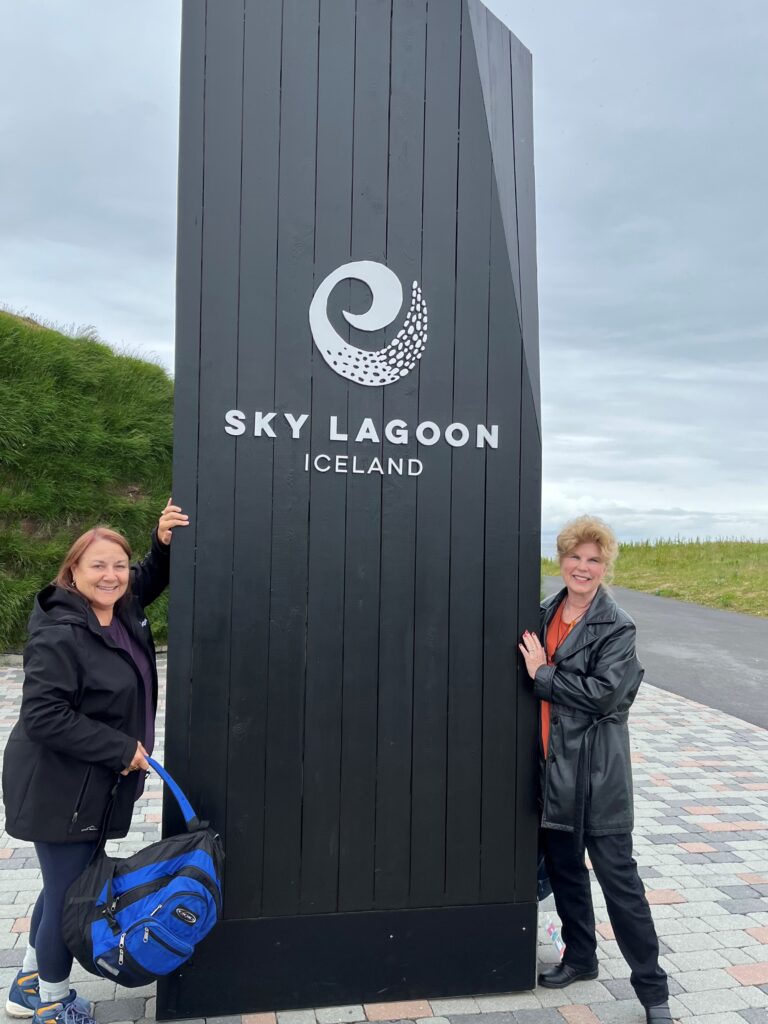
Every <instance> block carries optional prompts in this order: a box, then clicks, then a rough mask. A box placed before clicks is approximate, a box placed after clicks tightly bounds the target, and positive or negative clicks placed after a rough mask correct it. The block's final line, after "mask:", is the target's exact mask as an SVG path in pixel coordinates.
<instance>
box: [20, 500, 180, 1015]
mask: <svg viewBox="0 0 768 1024" xmlns="http://www.w3.org/2000/svg"><path fill="white" fill-rule="evenodd" d="M187 524H188V517H187V516H186V515H185V514H184V513H183V512H182V510H181V509H180V508H179V507H178V506H177V505H172V504H171V502H170V500H169V501H168V504H167V505H166V507H165V508H164V509H163V511H162V513H161V515H160V519H159V522H158V525H157V529H156V530H155V531H154V533H153V535H152V547H151V550H150V552H149V554H148V555H147V557H146V558H145V559H144V560H143V561H141V562H139V563H137V564H136V565H133V566H132V565H131V549H130V546H129V544H128V541H127V540H126V539H125V537H123V536H122V535H121V534H119V533H116V532H115V531H114V530H110V529H108V528H107V527H103V526H97V527H95V528H94V529H92V530H88V531H87V532H86V533H84V534H83V535H82V536H81V537H79V538H78V539H77V540H76V541H75V543H74V544H73V545H72V547H71V548H70V549H69V551H68V553H67V556H66V558H65V559H64V562H63V563H62V565H61V568H60V569H59V572H58V574H57V576H56V579H55V580H54V581H53V582H52V583H51V584H50V585H49V586H47V587H44V588H43V590H41V591H40V593H39V594H38V595H37V597H36V599H35V604H34V608H33V611H32V615H31V616H30V620H29V627H28V628H29V640H28V641H27V645H26V647H25V649H24V685H23V688H22V699H21V712H20V715H19V721H18V722H17V723H16V725H15V726H14V728H13V730H12V732H11V734H10V736H9V738H8V744H7V746H6V750H5V758H4V763H3V801H4V803H5V814H6V824H5V828H6V831H7V832H8V833H9V835H12V836H14V838H16V839H24V840H27V841H30V842H33V843H34V844H35V852H36V854H37V858H38V860H39V862H40V869H41V872H42V876H43V889H42V892H41V893H40V896H39V897H38V900H37V903H36V904H35V908H34V911H33V913H32V921H31V927H30V936H29V945H28V947H27V951H26V953H25V956H24V963H23V965H22V968H21V970H20V971H19V972H18V974H17V976H16V978H15V980H14V981H13V983H12V985H11V989H10V992H9V993H8V999H7V1002H6V1007H5V1008H6V1012H7V1013H8V1014H9V1015H10V1016H12V1017H18V1018H22V1017H34V1019H35V1024H53V1022H57V1024H92V1018H91V1007H90V1004H88V1003H87V1002H85V1001H84V1000H82V999H78V998H77V994H76V992H75V991H74V990H73V989H70V986H69V974H70V969H71V967H72V956H71V954H70V953H69V951H68V949H67V947H66V945H65V944H64V940H63V937H62V932H61V917H62V912H63V909H64V898H65V895H66V892H67V889H68V888H69V886H70V885H71V883H72V882H73V881H74V880H75V879H76V878H77V877H78V876H79V875H80V874H81V873H82V871H83V869H84V868H85V866H86V865H87V864H88V861H89V860H90V858H91V855H92V854H93V852H94V849H95V846H96V842H97V840H98V837H99V833H100V830H101V825H102V821H103V820H104V817H105V812H106V810H107V807H108V805H109V803H110V800H111V798H112V794H113V792H114V794H115V799H114V805H113V810H112V814H111V818H110V822H109V831H108V833H107V838H110V839H117V838H122V837H123V836H124V835H125V834H126V833H127V832H128V829H129V827H130V823H131V816H132V813H133V805H134V802H135V801H136V799H137V797H138V796H139V795H140V794H141V792H142V790H143V788H144V776H145V772H146V771H147V769H148V767H149V765H148V764H147V756H148V755H149V754H151V752H152V746H153V743H154V729H155V712H156V710H157V667H156V664H155V648H154V644H153V642H152V635H151V632H150V629H149V624H148V622H147V618H146V615H145V612H144V609H145V608H146V607H147V605H149V604H151V603H152V601H154V600H155V598H157V597H159V595H160V594H161V593H162V592H163V590H165V588H166V586H167V585H168V568H169V562H170V556H169V552H170V548H169V545H170V543H171V537H172V535H173V531H174V529H175V528H176V527H178V526H186V525H187ZM118 782H119V785H117V783H118Z"/></svg>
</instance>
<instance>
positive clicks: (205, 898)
mask: <svg viewBox="0 0 768 1024" xmlns="http://www.w3.org/2000/svg"><path fill="white" fill-rule="evenodd" d="M148 760H149V763H150V765H151V766H152V767H153V768H154V770H155V771H156V772H157V774H158V775H159V776H160V777H161V778H162V779H163V781H164V782H165V784H166V785H167V786H168V787H169V789H170V790H171V792H172V793H173V795H174V796H175V798H176V801H177V803H178V805H179V808H180V809H181V812H182V814H183V816H184V821H185V824H186V827H187V831H186V833H183V834H182V835H178V836H171V837H169V838H168V839H162V840H160V841H159V842H157V843H153V844H152V845H151V846H147V847H146V848H145V849H143V850H139V852H138V853H135V854H133V856H131V857H124V858H116V857H108V856H107V855H106V853H105V852H104V841H105V840H104V837H105V836H106V832H107V828H108V822H109V813H110V810H111V808H109V809H108V810H107V814H106V815H105V820H104V824H103V826H102V834H101V839H100V841H99V843H98V845H97V847H96V851H95V853H94V856H93V858H92V859H91V862H90V863H89V865H88V867H87V868H86V869H85V871H84V872H83V873H82V875H80V877H79V878H78V879H77V880H76V881H75V882H73V883H72V885H71V886H70V888H69V889H68V891H67V897H66V901H65V904H64V916H63V921H62V927H63V934H64V941H65V942H66V944H67V946H68V948H69V951H70V952H71V953H72V955H73V956H74V957H75V959H76V960H77V961H78V962H79V963H80V964H82V966H83V967H84V968H85V969H86V971H90V973H91V974H96V975H98V976H99V977H101V978H107V979H108V980H110V981H115V982H117V984H118V985H125V986H127V987H128V988H133V987H136V986H138V985H147V984H149V983H150V982H151V981H154V979H155V978H157V977H159V976H160V975H163V974H170V972H171V971H175V970H176V968H177V967H180V966H181V965H182V964H183V963H184V962H185V961H186V960H188V959H189V958H190V957H191V956H192V953H193V952H194V948H195V946H196V945H197V943H198V942H200V940H201V939H203V938H204V937H205V936H206V935H207V934H208V932H209V931H210V930H211V929H212V928H213V926H214V925H215V924H216V921H217V920H218V918H219V915H220V914H221V870H222V865H223V863H224V850H223V848H222V844H221V840H220V838H219V836H218V835H217V834H216V833H215V832H214V831H213V829H211V828H209V827H208V824H207V822H201V821H199V819H198V818H197V815H196V814H195V812H194V810H193V809H192V805H191V804H190V802H189V801H188V800H187V798H186V797H185V796H184V794H183V793H182V791H181V790H180V789H179V787H178V786H177V784H176V783H175V782H174V781H173V779H172V778H171V777H170V775H169V774H168V773H167V772H166V771H165V769H164V768H163V767H162V765H160V764H158V762H157V761H153V760H152V759H151V758H149V759H148Z"/></svg>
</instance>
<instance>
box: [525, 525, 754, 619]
mask: <svg viewBox="0 0 768 1024" xmlns="http://www.w3.org/2000/svg"><path fill="white" fill-rule="evenodd" d="M542 572H543V573H544V575H545V576H555V575H557V574H558V572H559V569H558V565H557V562H553V561H551V560H549V559H544V560H543V561H542ZM766 580H768V543H766V542H765V541H749V540H708V541H702V540H683V541H681V540H677V541H673V540H660V541H655V542H651V541H641V542H638V543H635V544H622V545H621V548H620V551H619V557H618V560H617V562H616V572H615V574H614V579H613V582H614V583H615V584H616V586H617V587H628V588H630V589H631V590H642V591H643V592H644V593H646V594H657V595H659V596H660V597H674V598H677V599H678V600H679V601H691V602H692V603H694V604H702V605H706V606H707V607H708V608H726V609H728V610H729V611H734V612H744V613H746V614H747V615H762V616H768V587H766Z"/></svg>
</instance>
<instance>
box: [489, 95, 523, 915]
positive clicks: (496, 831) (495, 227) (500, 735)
mask: <svg viewBox="0 0 768 1024" xmlns="http://www.w3.org/2000/svg"><path fill="white" fill-rule="evenodd" d="M507 77H508V76H507ZM510 128H511V126H510ZM498 141H499V140H498V139H497V140H496V142H497V143H498ZM509 142H510V143H511V131H510V139H509ZM492 209H493V211H494V214H493V216H492V219H491V292H490V322H489V329H490V348H489V364H488V421H489V423H493V424H498V426H499V437H500V445H499V448H498V450H496V451H489V452H488V457H487V460H486V482H485V507H486V516H485V620H484V624H483V631H484V658H483V801H482V850H483V857H482V875H481V896H482V899H483V900H485V901H487V902H493V903H501V902H504V901H506V900H509V899H512V898H513V897H514V892H515V873H514V870H513V868H512V860H513V853H512V851H513V850H514V846H515V842H516V841H517V836H516V829H515V826H516V821H515V812H516V799H515V797H516V794H515V773H516V768H517V765H516V742H515V737H516V729H517V722H516V711H517V700H518V695H517V690H518V687H520V686H524V682H523V680H522V679H521V678H519V675H518V660H519V659H518V652H517V643H516V639H517V637H516V630H517V624H518V608H517V576H518V573H517V555H518V539H517V534H518V528H519V521H518V520H519V505H520V484H519V474H520V394H519V380H520V362H521V358H522V339H521V337H520V327H519V321H518V318H517V310H516V308H515V297H514V289H513V287H512V270H511V267H510V259H509V256H508V249H507V237H506V235H505V232H504V227H503V224H502V222H501V210H500V197H499V189H498V188H497V185H496V182H494V188H493V199H492Z"/></svg>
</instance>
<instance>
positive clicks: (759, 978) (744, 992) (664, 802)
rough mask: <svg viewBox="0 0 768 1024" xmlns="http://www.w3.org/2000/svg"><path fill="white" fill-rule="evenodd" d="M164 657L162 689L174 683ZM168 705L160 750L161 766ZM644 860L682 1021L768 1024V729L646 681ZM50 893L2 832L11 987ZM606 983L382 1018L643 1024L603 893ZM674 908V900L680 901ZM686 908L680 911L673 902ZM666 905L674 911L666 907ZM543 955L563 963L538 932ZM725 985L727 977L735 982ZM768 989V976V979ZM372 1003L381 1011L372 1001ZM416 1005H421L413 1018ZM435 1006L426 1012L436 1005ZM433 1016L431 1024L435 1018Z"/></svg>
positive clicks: (8, 702) (154, 813)
mask: <svg viewBox="0 0 768 1024" xmlns="http://www.w3.org/2000/svg"><path fill="white" fill-rule="evenodd" d="M164 667H165V666H164V664H163V662H162V661H161V664H160V670H161V671H160V675H161V689H162V688H163V686H164V675H165V672H164ZM21 680H22V674H21V671H20V669H19V668H18V667H17V666H16V665H10V666H5V667H0V745H2V744H3V743H4V740H5V738H6V737H7V735H8V732H9V731H10V727H11V726H12V724H13V723H14V721H15V719H16V715H17V713H18V707H19V703H20V699H21ZM162 708H163V702H161V717H160V720H159V721H158V746H157V748H156V752H157V754H158V757H160V759H162V756H163V749H162ZM630 725H631V730H630V735H631V738H632V746H633V763H634V781H635V797H636V812H637V816H636V829H635V833H634V846H635V857H636V859H637V862H638V867H639V870H640V875H641V877H642V878H643V879H644V880H645V885H646V887H647V889H648V890H649V896H650V901H651V904H652V908H651V909H652V913H653V917H654V920H655V922H656V925H657V930H658V933H659V936H660V938H661V948H662V952H663V960H662V962H663V964H664V965H665V966H666V968H667V969H668V970H669V972H670V990H671V992H672V993H673V995H672V998H671V999H670V1006H671V1008H672V1011H673V1013H674V1014H675V1016H676V1018H677V1019H679V1020H680V1021H681V1022H682V1024H768V973H766V972H767V971H768V953H766V948H767V947H768V898H767V897H768V785H767V784H766V783H765V779H766V778H768V732H766V731H765V730H762V729H758V728H757V727H754V726H751V725H748V724H746V723H744V722H741V721H738V720H736V719H733V718H730V717H729V716H728V715H724V714H722V713H721V712H718V711H712V710H709V709H706V708H703V707H701V706H700V705H698V704H695V703H693V702H691V701H687V700H685V699H683V698H681V697H677V696H675V695H674V694H668V693H665V692H663V691H661V690H657V689H655V688H654V687H653V686H652V685H649V684H646V685H644V686H643V688H642V689H641V692H640V695H639V697H638V700H637V702H636V704H635V707H634V708H633V710H632V715H631V722H630ZM145 797H146V799H144V800H142V801H141V802H140V803H139V805H138V806H137V809H136V815H135V817H134V823H133V826H132V829H131V832H130V833H129V835H128V836H127V837H126V839H124V840H121V841H120V842H118V843H110V844H109V851H110V852H111V853H114V854H115V855H117V856H125V855H126V854H127V853H129V852H132V851H135V850H137V849H139V848H141V846H143V845H144V844H146V843H148V842H152V841H153V840H155V839H156V838H157V837H158V836H159V823H158V821H157V820H156V819H157V818H158V817H159V800H160V797H161V788H160V786H159V784H158V781H157V780H156V779H152V778H150V780H149V783H148V787H147V791H146V793H145ZM38 891H39V868H38V865H37V860H36V858H35V857H34V852H33V849H32V847H31V846H30V845H29V844H28V843H23V842H21V841H19V840H15V839H12V838H11V837H10V836H8V835H6V834H5V833H0V985H2V986H4V987H7V985H8V984H10V981H11V980H12V978H13V977H14V975H15V973H16V970H17V969H18V967H19V966H20V965H21V961H22V957H23V955H24V949H25V947H26V943H27V934H26V926H27V924H28V922H27V920H26V919H27V918H29V916H30V914H31V910H32V907H33V905H34V902H35V900H36V898H37V895H38ZM593 891H594V896H595V900H594V902H595V910H596V918H597V922H598V925H599V926H600V928H599V935H598V938H599V956H600V977H599V979H598V980H597V981H592V982H581V983H579V984H577V985H572V986H570V987H569V988H568V989H566V990H557V989H543V988H537V989H534V990H533V991H530V992H520V993H512V994H504V993H502V994H500V995H489V996H484V995H480V996H477V997H473V996H467V997H466V998H459V999H439V998H435V999H430V1000H429V1003H427V1001H426V999H425V1000H416V1001H412V1002H409V1003H407V1004H401V1005H400V1006H396V1005H393V1004H388V1005H389V1009H386V1008H384V1007H382V1008H381V1009H380V1010H377V1012H376V1013H374V1014H373V1016H374V1017H375V1016H377V1014H380V1015H382V1016H386V1017H388V1018H389V1019H392V1018H391V1016H390V1015H394V1014H397V1016H396V1017H395V1018H394V1019H395V1020H403V1021H413V1020H416V1021H419V1022H420V1024H641V1022H642V1020H643V1014H642V1008H641V1007H640V1005H639V1004H638V1002H637V1000H636V999H635V997H634V994H633V993H632V989H631V986H630V985H629V968H628V967H627V965H626V963H625V962H624V960H623V959H622V958H621V956H620V954H619V952H618V946H617V945H616V943H615V941H614V938H613V934H612V931H611V929H610V925H609V923H608V916H607V913H606V911H605V900H604V899H603V898H602V894H601V893H600V891H599V889H598V888H597V887H596V885H595V886H594V887H593ZM668 900H669V901H668ZM673 900H674V902H672V901H673ZM660 901H662V902H660ZM539 942H540V944H539V959H540V961H541V962H544V963H553V962H556V959H557V954H556V952H555V950H554V947H553V946H552V945H551V943H550V942H549V940H548V939H547V938H546V934H545V932H544V931H543V929H540V933H539ZM724 979H725V980H724ZM763 979H764V980H763ZM73 983H74V984H75V985H76V986H77V987H78V989H79V990H80V991H82V993H83V994H84V995H88V997H89V998H91V999H93V1000H94V1002H95V1003H96V1016H97V1019H98V1020H99V1021H100V1022H102V1024H123V1022H125V1024H128V1022H130V1024H151V1022H152V1021H153V1020H154V1016H155V998H154V987H153V986H147V987H146V988H143V989H139V990H130V989H118V988H116V987H115V986H114V985H113V984H112V983H111V982H108V981H101V980H99V979H97V978H95V977H93V976H92V975H89V974H87V973H86V972H84V971H83V970H82V969H81V968H79V967H78V966H76V967H75V969H74V970H73ZM372 1005H373V1004H372ZM406 1007H411V1009H410V1010H406ZM425 1007H426V1009H425ZM430 1009H431V1012H432V1014H433V1016H431V1017H430V1016H429V1012H430ZM365 1019H366V1017H365V1009H364V1008H363V1007H362V1006H352V1007H326V1008H322V1009H319V1010H317V1011H315V1010H311V1009H308V1010H292V1011H285V1012H282V1011H281V1012H279V1013H277V1014H276V1015H274V1014H271V1013H263V1014H244V1015H243V1016H242V1017H241V1016H240V1015H235V1016H232V1017H226V1018H221V1017H218V1018H217V1017H210V1018H208V1019H207V1021H203V1020H202V1019H200V1020H196V1021H194V1022H192V1024H225V1022H226V1024H353V1022H357V1021H363V1020H365Z"/></svg>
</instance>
